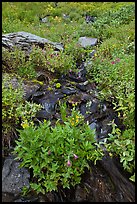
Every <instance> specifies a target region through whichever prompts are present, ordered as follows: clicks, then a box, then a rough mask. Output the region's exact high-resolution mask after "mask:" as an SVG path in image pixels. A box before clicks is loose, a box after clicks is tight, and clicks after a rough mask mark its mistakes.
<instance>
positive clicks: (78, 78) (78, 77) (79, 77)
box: [68, 68, 87, 83]
mask: <svg viewBox="0 0 137 204" xmlns="http://www.w3.org/2000/svg"><path fill="white" fill-rule="evenodd" d="M86 74H87V71H86V69H85V68H82V69H79V72H78V73H75V72H73V71H70V72H69V75H68V76H69V79H71V80H72V81H75V82H77V83H80V82H85V81H86V80H87V78H86Z"/></svg>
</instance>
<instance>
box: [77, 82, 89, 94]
mask: <svg viewBox="0 0 137 204" xmlns="http://www.w3.org/2000/svg"><path fill="white" fill-rule="evenodd" d="M87 85H88V81H85V82H84V83H78V84H76V87H77V88H78V89H80V90H81V91H84V92H86V91H87Z"/></svg>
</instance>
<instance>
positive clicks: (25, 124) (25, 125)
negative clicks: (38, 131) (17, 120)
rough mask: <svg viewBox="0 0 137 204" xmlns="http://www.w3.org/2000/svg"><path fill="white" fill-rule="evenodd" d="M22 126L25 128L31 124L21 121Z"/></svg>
mask: <svg viewBox="0 0 137 204" xmlns="http://www.w3.org/2000/svg"><path fill="white" fill-rule="evenodd" d="M21 126H22V127H23V128H24V129H25V128H27V127H29V124H28V123H21Z"/></svg>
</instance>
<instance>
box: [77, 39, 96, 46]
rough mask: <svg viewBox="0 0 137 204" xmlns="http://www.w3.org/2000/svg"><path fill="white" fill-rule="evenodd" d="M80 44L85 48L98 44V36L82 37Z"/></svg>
mask: <svg viewBox="0 0 137 204" xmlns="http://www.w3.org/2000/svg"><path fill="white" fill-rule="evenodd" d="M78 44H80V45H81V46H82V47H83V48H86V47H88V46H95V45H96V44H97V38H90V37H80V38H79V40H78Z"/></svg>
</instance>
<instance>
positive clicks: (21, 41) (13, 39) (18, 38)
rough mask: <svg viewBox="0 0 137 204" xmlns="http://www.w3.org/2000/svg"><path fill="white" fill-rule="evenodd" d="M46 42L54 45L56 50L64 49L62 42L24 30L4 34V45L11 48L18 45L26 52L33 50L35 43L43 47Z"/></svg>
mask: <svg viewBox="0 0 137 204" xmlns="http://www.w3.org/2000/svg"><path fill="white" fill-rule="evenodd" d="M46 44H50V45H53V46H54V48H55V50H63V46H62V44H61V43H56V42H51V41H50V40H48V39H45V38H42V37H40V36H37V35H34V34H31V33H28V32H24V31H21V32H15V33H9V34H4V35H2V47H5V48H8V49H9V50H14V47H17V48H20V49H21V50H24V51H25V52H26V54H29V53H30V52H31V51H32V46H33V45H37V46H39V47H40V48H42V49H43V48H44V46H45V45H46Z"/></svg>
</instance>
